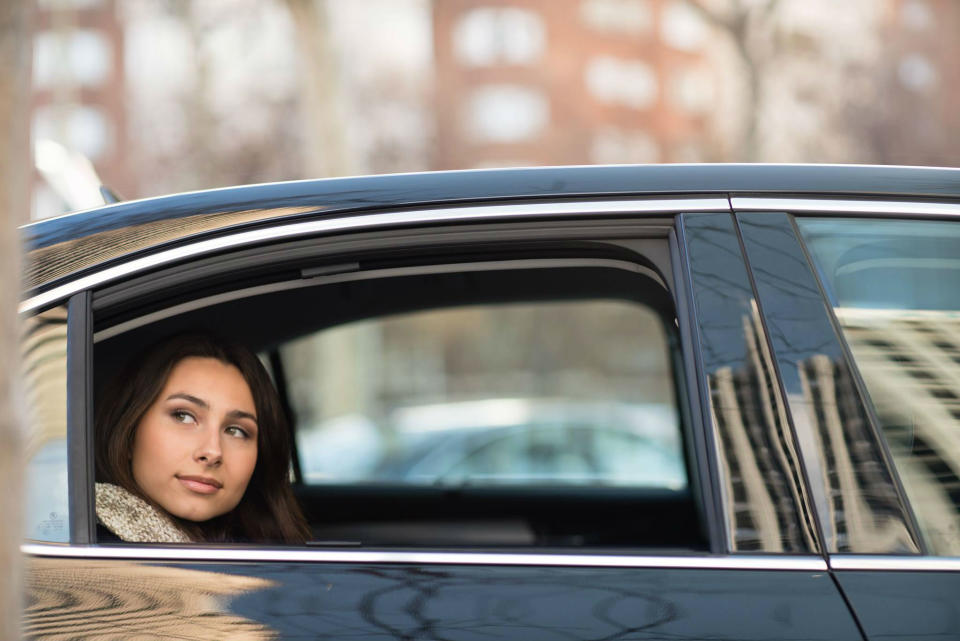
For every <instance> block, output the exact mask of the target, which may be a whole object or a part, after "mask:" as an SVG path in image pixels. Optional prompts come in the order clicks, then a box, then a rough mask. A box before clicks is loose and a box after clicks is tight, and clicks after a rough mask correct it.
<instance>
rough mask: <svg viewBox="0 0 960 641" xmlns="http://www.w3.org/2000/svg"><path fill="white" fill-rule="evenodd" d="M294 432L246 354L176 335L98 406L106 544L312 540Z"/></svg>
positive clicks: (137, 363)
mask: <svg viewBox="0 0 960 641" xmlns="http://www.w3.org/2000/svg"><path fill="white" fill-rule="evenodd" d="M289 465H290V433H289V430H288V429H287V425H286V421H285V419H284V416H283V412H282V410H281V407H280V402H279V399H278V397H277V393H276V391H275V390H274V388H273V384H272V383H271V381H270V378H269V376H268V375H267V372H266V371H265V370H264V368H263V365H262V364H261V363H260V361H259V359H257V357H256V356H255V355H254V354H253V353H251V352H250V351H249V350H248V349H246V348H243V347H240V346H238V345H233V344H229V343H226V342H223V341H219V340H217V339H214V338H212V337H209V336H204V335H184V336H177V337H174V338H171V339H168V340H166V341H163V342H161V343H159V344H157V345H155V346H154V347H153V348H151V349H150V350H148V351H147V353H146V354H145V355H144V356H142V357H140V358H137V359H135V360H134V361H133V362H132V363H131V364H130V365H128V366H127V368H126V370H125V371H124V372H123V373H121V375H120V376H119V377H118V378H117V379H116V380H115V382H114V384H113V385H112V386H111V387H110V388H109V389H108V390H107V391H106V393H105V394H104V395H103V399H102V400H101V402H100V403H98V405H97V419H96V470H97V481H98V483H97V488H96V504H97V505H96V507H97V520H98V533H99V539H100V540H101V541H103V540H116V539H119V540H122V541H137V542H174V543H176V542H199V541H218V542H231V541H233V542H256V543H303V542H304V541H305V540H306V539H307V537H308V535H309V529H308V527H307V524H306V521H305V520H304V517H303V513H302V512H301V510H300V507H299V505H298V504H297V502H296V499H295V498H294V496H293V492H292V490H291V488H290V480H289Z"/></svg>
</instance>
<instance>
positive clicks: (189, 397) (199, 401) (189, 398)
mask: <svg viewBox="0 0 960 641" xmlns="http://www.w3.org/2000/svg"><path fill="white" fill-rule="evenodd" d="M174 398H181V399H183V400H185V401H190V402H191V403H193V404H194V405H199V406H200V407H202V408H204V409H210V405H209V404H208V403H207V402H206V401H205V400H203V399H202V398H197V397H196V396H192V395H190V394H184V393H183V392H177V393H176V394H171V395H170V396H168V397H167V400H168V401H169V400H171V399H174Z"/></svg>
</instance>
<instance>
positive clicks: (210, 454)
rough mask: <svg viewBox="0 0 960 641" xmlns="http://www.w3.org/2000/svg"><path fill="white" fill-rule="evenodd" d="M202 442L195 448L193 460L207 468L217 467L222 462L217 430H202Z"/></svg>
mask: <svg viewBox="0 0 960 641" xmlns="http://www.w3.org/2000/svg"><path fill="white" fill-rule="evenodd" d="M203 434H204V437H203V440H201V441H200V443H199V445H198V446H197V450H196V452H195V453H194V455H193V456H194V459H195V460H197V461H199V462H201V463H204V464H205V465H208V466H214V465H219V464H220V462H221V461H222V460H223V452H222V451H221V449H220V434H219V432H218V431H217V430H204V432H203Z"/></svg>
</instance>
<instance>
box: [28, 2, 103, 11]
mask: <svg viewBox="0 0 960 641" xmlns="http://www.w3.org/2000/svg"><path fill="white" fill-rule="evenodd" d="M103 4H104V0H38V2H37V6H38V7H39V8H40V9H44V10H46V11H63V10H65V9H66V10H70V9H93V8H95V7H102V6H103Z"/></svg>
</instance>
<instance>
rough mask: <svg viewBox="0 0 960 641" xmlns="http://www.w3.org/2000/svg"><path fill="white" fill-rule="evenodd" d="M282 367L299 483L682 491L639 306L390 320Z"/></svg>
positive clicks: (493, 308)
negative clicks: (294, 424) (293, 417)
mask: <svg viewBox="0 0 960 641" xmlns="http://www.w3.org/2000/svg"><path fill="white" fill-rule="evenodd" d="M282 355H283V358H284V361H285V364H286V369H287V376H288V378H289V380H290V386H291V396H292V402H293V404H294V406H295V411H296V414H297V418H298V444H299V448H300V452H301V458H302V463H303V468H304V471H305V472H304V473H305V476H306V477H307V480H308V481H312V482H324V481H334V482H337V481H346V480H350V481H361V480H372V481H373V480H375V481H395V482H412V483H451V484H460V483H503V482H506V483H513V482H518V483H589V484H626V485H643V486H654V487H675V488H676V487H684V486H685V484H686V475H685V471H684V465H683V457H682V454H681V443H680V436H679V427H678V418H677V414H676V409H675V407H676V401H675V398H674V389H673V380H674V375H673V372H672V368H671V364H670V354H669V348H668V342H667V335H666V331H665V329H664V326H663V322H662V320H661V319H660V318H659V317H658V316H657V315H656V314H655V313H654V312H652V311H650V310H649V309H647V308H645V307H643V306H640V305H638V304H635V303H627V302H620V301H589V302H556V303H537V304H503V305H487V306H471V307H461V308H452V309H442V310H434V311H427V312H419V313H413V314H405V315H398V316H392V317H387V318H382V319H378V320H373V321H363V322H357V323H352V324H348V325H345V326H342V327H338V328H333V329H330V330H326V331H324V332H320V333H318V334H316V335H313V336H309V337H305V338H301V339H299V340H297V341H294V342H291V343H289V344H288V345H286V346H285V347H284V348H283V349H282Z"/></svg>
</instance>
